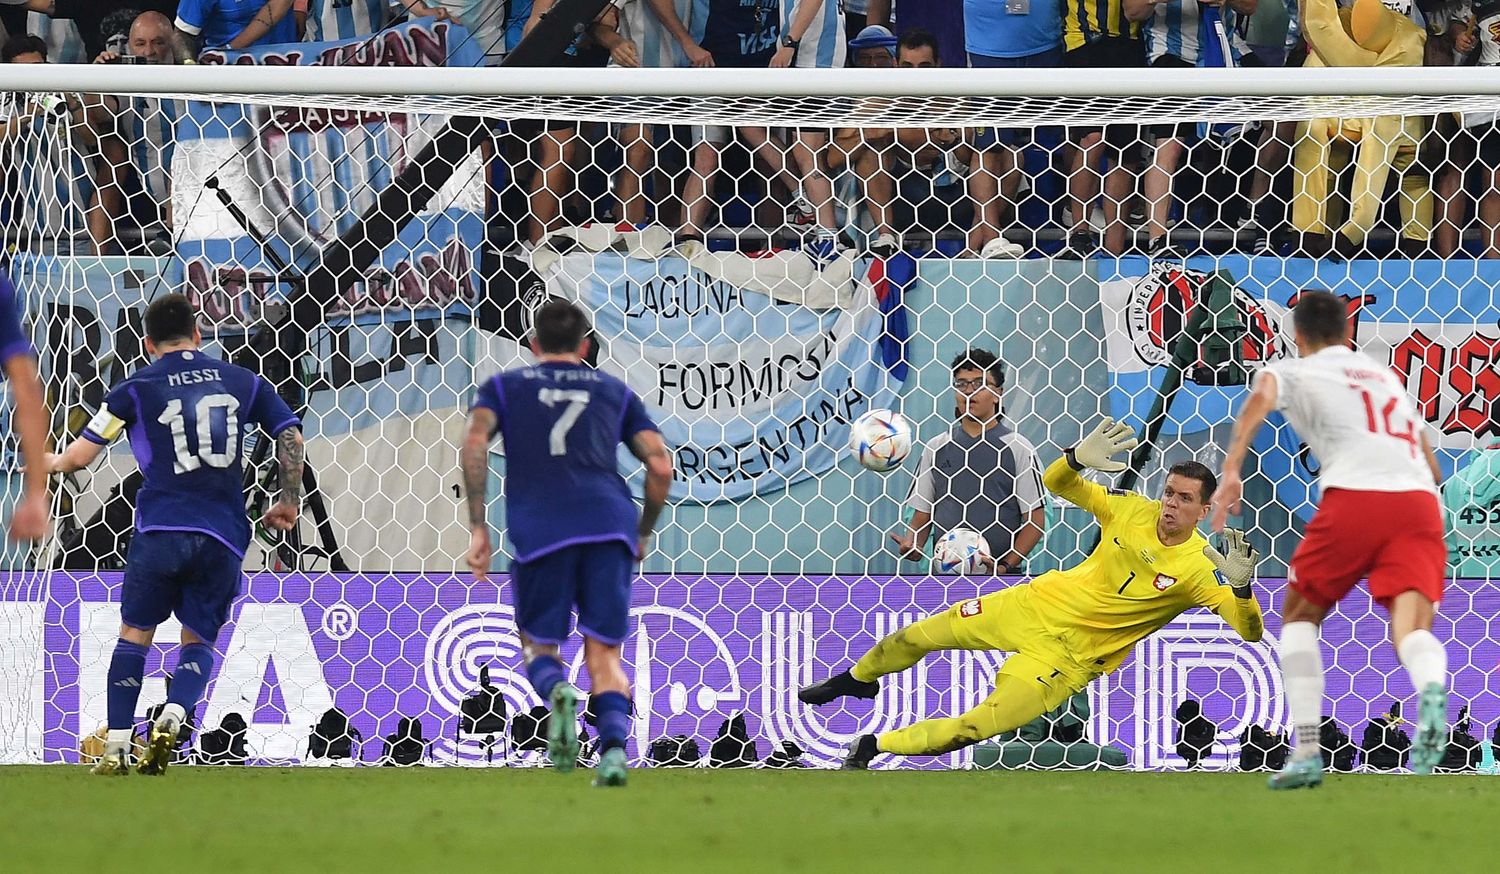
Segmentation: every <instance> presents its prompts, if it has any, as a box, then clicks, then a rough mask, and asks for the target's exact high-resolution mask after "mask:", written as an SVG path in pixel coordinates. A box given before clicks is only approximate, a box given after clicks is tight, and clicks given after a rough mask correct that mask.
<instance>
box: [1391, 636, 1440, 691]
mask: <svg viewBox="0 0 1500 874" xmlns="http://www.w3.org/2000/svg"><path fill="white" fill-rule="evenodd" d="M1396 655H1397V656H1399V657H1400V658H1401V664H1402V665H1404V666H1405V667H1406V673H1407V674H1409V675H1410V676H1411V684H1412V685H1413V686H1415V687H1416V689H1417V692H1418V693H1420V692H1421V691H1422V690H1423V689H1426V688H1427V687H1428V686H1429V685H1431V684H1433V683H1437V684H1438V685H1439V686H1442V687H1443V688H1444V689H1446V688H1448V651H1447V650H1445V649H1443V645H1442V643H1440V642H1438V639H1437V638H1436V637H1434V636H1433V635H1432V632H1430V631H1428V630H1427V629H1425V628H1419V629H1417V630H1416V631H1412V632H1408V633H1407V635H1406V636H1405V637H1403V638H1401V643H1399V644H1397V645H1396Z"/></svg>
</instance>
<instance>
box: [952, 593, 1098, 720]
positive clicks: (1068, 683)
mask: <svg viewBox="0 0 1500 874" xmlns="http://www.w3.org/2000/svg"><path fill="white" fill-rule="evenodd" d="M947 615H948V619H949V622H950V623H951V626H950V627H951V628H952V630H953V637H954V639H955V641H956V642H957V643H958V644H959V646H960V647H961V648H963V649H968V650H1000V651H1002V652H1009V653H1011V655H1010V657H1008V658H1007V659H1006V660H1005V663H1004V664H1002V665H1001V666H1000V670H999V673H1000V674H1003V675H1008V676H1013V677H1017V678H1019V679H1022V680H1025V681H1027V682H1028V683H1035V684H1037V685H1038V686H1039V689H1038V691H1039V692H1040V693H1041V695H1042V700H1043V701H1044V702H1045V703H1046V705H1047V707H1046V709H1047V710H1052V709H1053V708H1055V707H1057V706H1058V705H1060V704H1062V703H1063V702H1064V701H1066V700H1068V698H1069V697H1070V696H1072V695H1073V694H1074V693H1075V692H1077V691H1079V690H1080V689H1083V688H1085V687H1087V686H1088V684H1089V683H1090V682H1092V681H1093V679H1094V678H1095V677H1097V676H1099V672H1098V671H1092V670H1089V669H1088V668H1086V667H1084V666H1083V665H1080V664H1078V662H1077V661H1076V660H1075V659H1074V658H1073V656H1072V654H1071V653H1070V652H1069V651H1068V648H1067V645H1066V644H1064V643H1063V642H1062V641H1061V640H1059V639H1058V638H1057V637H1056V636H1054V635H1053V634H1051V633H1049V632H1048V631H1047V630H1046V629H1045V628H1044V627H1043V626H1042V624H1041V620H1040V619H1039V618H1038V617H1037V615H1036V613H1035V611H1034V608H1033V607H1032V604H1031V587H1030V586H1028V585H1019V586H1012V587H1010V588H1008V589H1004V590H1002V591H999V592H993V593H991V594H988V595H983V596H981V597H978V598H974V599H971V600H968V601H960V602H958V603H957V604H954V605H953V606H952V607H950V608H948V613H947Z"/></svg>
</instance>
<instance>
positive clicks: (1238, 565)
mask: <svg viewBox="0 0 1500 874" xmlns="http://www.w3.org/2000/svg"><path fill="white" fill-rule="evenodd" d="M1223 547H1224V548H1223V551H1220V550H1218V549H1216V548H1214V547H1213V546H1212V545H1209V546H1205V547H1204V548H1203V555H1204V557H1205V558H1207V559H1208V560H1209V561H1211V562H1213V563H1214V570H1216V571H1218V573H1219V576H1220V578H1222V580H1223V581H1224V582H1225V583H1226V584H1227V585H1222V586H1221V585H1208V586H1205V587H1204V588H1203V589H1202V590H1201V591H1206V592H1208V593H1209V594H1208V596H1207V598H1206V599H1205V600H1203V601H1201V602H1200V603H1201V604H1202V605H1203V606H1204V607H1207V608H1208V609H1210V610H1212V611H1214V612H1215V613H1217V614H1219V617H1220V618H1222V619H1223V620H1224V621H1225V622H1228V623H1229V626H1230V627H1231V628H1233V629H1234V630H1235V633H1237V634H1239V636H1240V637H1242V638H1244V639H1245V640H1246V641H1247V642H1249V643H1255V642H1256V641H1258V640H1260V639H1261V638H1262V637H1263V636H1265V633H1266V621H1265V617H1263V616H1262V615H1261V612H1260V603H1259V602H1257V601H1256V600H1255V593H1254V591H1253V590H1251V588H1250V583H1251V581H1252V580H1254V579H1255V564H1256V562H1258V561H1260V552H1259V551H1257V550H1256V549H1255V548H1254V547H1252V546H1251V545H1250V542H1249V541H1248V540H1246V539H1245V532H1243V531H1237V530H1235V529H1233V528H1231V529H1229V530H1227V531H1225V532H1224V540H1223Z"/></svg>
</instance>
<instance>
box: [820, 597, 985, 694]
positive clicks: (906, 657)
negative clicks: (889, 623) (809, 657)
mask: <svg viewBox="0 0 1500 874" xmlns="http://www.w3.org/2000/svg"><path fill="white" fill-rule="evenodd" d="M952 626H953V623H952V620H950V619H949V618H948V614H947V613H946V612H943V613H939V614H937V615H936V616H929V617H927V618H926V619H923V620H922V621H920V622H917V623H914V624H912V625H908V626H907V627H905V628H903V629H901V630H900V631H897V632H895V633H893V634H888V635H886V636H885V637H884V638H882V639H881V640H880V642H879V643H877V644H875V645H874V646H873V647H871V648H870V651H869V652H867V653H865V654H864V655H863V656H861V657H860V659H859V661H857V662H855V663H854V666H853V667H852V668H850V669H849V670H847V671H844V672H843V673H841V674H837V675H835V676H832V677H829V678H828V679H826V680H824V681H822V682H821V683H814V684H812V685H811V686H803V687H802V688H801V689H800V690H798V692H797V700H798V701H801V702H802V703H803V704H814V705H816V704H827V703H829V702H830V701H835V700H837V699H839V698H845V697H848V698H874V697H875V696H876V695H878V694H879V693H880V683H879V680H880V678H881V677H884V676H885V675H886V674H895V673H899V672H900V671H904V670H906V669H907V668H909V667H911V666H912V665H914V664H916V663H917V662H919V661H921V660H922V657H923V656H925V655H927V654H928V653H930V652H937V651H938V650H943V649H962V648H963V647H961V646H959V643H958V640H957V638H955V637H954V636H953V627H952Z"/></svg>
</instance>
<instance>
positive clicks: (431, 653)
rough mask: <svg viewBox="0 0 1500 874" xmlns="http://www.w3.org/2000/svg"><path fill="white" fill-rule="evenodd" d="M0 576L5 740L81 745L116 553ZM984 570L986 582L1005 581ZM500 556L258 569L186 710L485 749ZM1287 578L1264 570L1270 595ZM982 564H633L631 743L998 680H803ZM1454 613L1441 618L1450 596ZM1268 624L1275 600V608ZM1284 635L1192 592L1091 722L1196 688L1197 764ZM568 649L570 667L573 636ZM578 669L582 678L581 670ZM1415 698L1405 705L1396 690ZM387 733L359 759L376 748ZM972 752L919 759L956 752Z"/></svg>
mask: <svg viewBox="0 0 1500 874" xmlns="http://www.w3.org/2000/svg"><path fill="white" fill-rule="evenodd" d="M0 579H3V580H4V583H3V586H0V593H3V594H0V617H3V619H0V621H3V627H5V628H6V629H7V644H6V646H5V647H3V648H0V659H3V661H0V690H3V694H0V761H8V762H22V761H49V762H59V761H76V760H77V750H78V743H79V738H80V736H81V735H86V734H88V733H90V732H92V731H93V730H94V729H95V728H97V727H98V725H100V724H102V723H103V720H104V715H105V672H106V669H107V665H108V661H109V656H110V651H111V649H112V647H113V645H114V639H115V634H116V631H117V629H118V627H119V612H118V604H117V600H118V596H119V584H120V577H119V575H117V574H101V575H94V574H84V575H73V574H67V573H56V574H53V575H52V576H51V578H50V580H48V579H44V578H43V577H41V576H40V575H37V574H34V573H13V574H9V575H7V576H5V577H3V578H0ZM1007 582H1013V581H999V582H994V581H992V582H990V583H989V585H986V586H984V588H990V587H992V586H994V585H1004V584H1007ZM505 585H506V583H505V580H504V577H503V576H502V577H499V578H498V584H497V582H494V581H492V582H491V583H487V584H482V585H476V584H474V583H472V582H471V581H470V580H468V579H467V578H458V577H453V576H421V575H355V576H345V575H339V576H334V575H302V574H289V575H284V576H272V575H267V574H260V575H253V576H250V577H249V578H248V584H247V593H246V596H245V597H244V598H243V599H242V600H241V602H240V603H239V604H237V605H236V608H235V611H234V616H233V619H232V621H231V624H230V625H229V626H228V627H227V628H226V629H225V632H224V634H223V635H222V636H221V638H220V646H219V649H220V659H219V662H218V665H217V666H216V668H215V676H214V679H213V682H212V684H211V685H210V687H209V691H208V695H207V698H206V704H205V705H204V706H203V708H202V709H201V710H200V712H199V722H200V724H201V725H205V726H207V727H209V728H213V727H216V726H217V725H218V724H219V721H220V720H221V719H222V718H223V717H224V716H225V714H227V713H230V712H238V713H241V714H242V715H244V716H245V718H246V721H247V722H248V723H249V724H250V727H249V734H248V738H247V740H248V748H249V750H250V753H251V756H252V757H253V758H256V759H260V760H264V761H287V762H291V761H297V760H300V759H302V758H303V757H304V756H305V751H306V741H307V735H308V732H309V730H310V727H311V726H312V725H313V724H314V723H315V722H316V721H317V719H318V717H319V716H320V715H321V714H322V713H323V712H324V711H325V710H326V709H327V708H329V707H331V706H337V707H339V708H340V709H342V710H343V711H345V712H346V713H347V714H348V715H349V716H350V718H351V720H352V723H353V725H354V726H355V727H356V728H358V729H359V730H360V732H361V733H362V734H363V735H364V737H365V738H376V737H379V736H382V735H385V734H388V733H390V732H391V731H392V730H394V727H395V724H396V721H397V718H398V717H399V716H415V717H417V718H419V719H420V720H421V721H422V725H423V729H424V733H425V734H426V735H427V736H428V737H429V738H432V739H433V740H434V746H433V756H434V759H435V761H438V762H449V763H477V762H479V761H481V760H482V758H483V754H482V747H481V745H480V743H479V741H478V739H475V738H468V739H465V740H463V741H462V742H459V741H455V730H456V727H457V718H458V713H459V706H460V702H461V701H462V699H463V698H464V697H465V696H466V695H469V694H471V693H473V692H474V691H476V690H477V688H478V685H479V670H480V668H481V667H485V666H489V667H490V675H491V680H492V682H493V683H494V685H495V686H497V687H498V688H499V690H500V693H501V695H502V697H503V698H504V700H505V701H506V703H507V705H508V707H509V710H510V712H511V713H516V712H518V711H521V710H524V709H527V708H529V707H531V706H533V705H534V704H536V703H538V702H537V701H536V699H535V698H534V697H533V693H532V692H531V690H530V686H529V684H528V683H527V682H526V678H525V675H524V673H523V672H522V671H521V670H520V655H519V653H520V644H519V640H518V638H517V636H516V630H515V625H514V622H513V617H512V612H511V610H510V608H509V607H508V606H506V605H505V602H506V601H507V600H508V599H507V598H505V597H502V596H501V590H502V589H503V588H504V586H505ZM1281 587H1282V583H1281V581H1279V580H1265V581H1263V585H1262V586H1261V587H1260V588H1259V589H1258V590H1257V596H1258V597H1259V598H1260V600H1261V603H1262V604H1276V603H1279V597H1278V598H1273V597H1272V593H1273V592H1279V590H1280V589H1281ZM980 588H981V584H980V583H979V582H977V581H974V580H966V579H961V578H933V577H889V578H874V577H723V576H709V577H694V576H680V577H664V576H657V575H649V576H647V577H644V578H643V579H642V580H641V581H640V582H638V583H637V585H636V588H635V598H634V610H633V612H634V631H633V635H632V637H631V639H630V640H629V641H627V643H626V645H625V659H626V662H627V670H628V672H629V673H630V674H631V675H632V676H633V678H634V683H635V706H636V716H635V719H634V721H633V724H632V734H631V744H630V752H631V755H632V756H640V755H643V754H644V750H645V749H646V746H647V745H648V744H649V742H650V740H651V739H653V738H655V737H659V736H661V735H665V734H686V735H689V736H692V737H696V738H698V739H699V740H700V744H701V745H702V746H703V748H704V749H707V741H708V740H710V739H712V737H713V736H714V734H715V732H716V731H717V730H718V727H719V724H720V723H721V722H722V721H723V720H724V719H726V718H727V717H729V716H730V715H732V714H733V713H736V712H743V713H745V714H746V715H747V717H748V720H749V725H750V729H751V733H752V735H753V736H754V737H755V738H756V739H757V741H758V742H759V743H760V750H761V755H762V756H764V755H766V754H768V753H769V752H770V751H771V748H772V745H773V744H774V743H775V742H777V741H780V740H782V739H790V740H793V741H795V742H796V743H797V744H798V745H799V746H801V747H802V748H803V749H804V750H805V751H806V757H805V758H806V760H807V761H808V762H809V763H812V764H818V765H830V764H833V763H835V762H836V761H837V760H838V759H839V757H840V755H841V748H842V745H843V744H844V743H845V742H846V741H847V740H849V739H850V738H851V737H853V736H854V735H856V734H858V733H860V732H864V731H879V730H884V729H888V728H893V727H897V726H900V725H902V724H905V723H907V722H910V721H912V720H915V719H919V718H923V717H929V716H939V715H950V714H955V713H957V712H959V711H961V710H964V709H966V708H968V707H971V706H973V705H974V704H976V703H977V702H978V701H980V700H981V699H982V698H984V697H985V696H986V695H987V694H988V693H989V691H990V690H991V688H992V687H991V683H992V680H993V676H994V672H995V669H996V667H997V666H998V664H999V662H1000V659H1001V657H1002V656H1001V654H999V653H961V652H957V653H939V654H935V655H934V656H932V657H930V658H928V659H926V660H924V661H923V662H922V663H920V664H919V665H918V666H916V667H914V668H913V669H911V670H909V671H906V672H904V673H902V674H899V675H895V676H893V677H891V678H889V679H888V680H887V681H886V683H885V690H884V691H883V692H882V694H881V696H880V697H879V698H878V699H877V700H876V701H874V702H862V701H860V702H853V703H850V704H848V705H845V706H844V707H842V708H841V707H832V708H826V709H813V708H809V707H806V706H804V705H802V704H800V703H798V702H797V701H796V690H797V688H798V687H799V686H801V685H803V684H805V683H808V682H810V681H811V680H813V679H814V678H816V677H821V676H825V675H826V674H827V673H828V672H829V671H830V670H838V669H841V668H842V667H844V666H846V665H847V664H848V663H849V662H850V661H851V660H852V659H854V658H856V657H858V656H859V655H860V654H861V653H862V652H863V651H864V650H865V649H866V648H867V647H868V646H869V645H871V644H872V643H874V641H875V640H876V639H878V637H879V636H881V635H883V634H885V633H887V632H889V631H892V630H894V629H896V628H897V627H900V626H902V625H905V624H907V623H909V622H911V621H912V620H914V619H916V618H919V617H920V616H923V615H925V614H928V613H931V612H933V611H936V610H938V609H940V608H942V607H943V606H945V605H946V604H949V603H952V602H954V601H957V600H960V599H963V598H968V597H972V596H973V595H974V594H976V592H978V591H979V590H980ZM1497 616H1500V591H1497V590H1496V589H1495V587H1494V586H1493V585H1489V584H1479V583H1471V582H1469V581H1463V580H1460V581H1457V582H1456V583H1454V584H1452V585H1451V586H1450V591H1449V596H1448V598H1447V599H1446V600H1445V613H1444V616H1443V617H1440V618H1439V620H1438V625H1437V627H1436V628H1435V632H1436V633H1437V635H1438V636H1439V638H1440V639H1443V640H1445V641H1457V642H1459V644H1458V645H1454V646H1451V647H1450V662H1451V669H1452V673H1453V699H1454V702H1455V703H1454V709H1455V711H1456V710H1457V708H1458V707H1459V706H1460V705H1461V704H1468V705H1470V707H1471V709H1472V713H1473V715H1474V718H1475V719H1476V720H1478V721H1480V722H1484V721H1486V720H1490V719H1493V718H1495V717H1496V716H1497V715H1500V694H1497V693H1496V691H1495V690H1494V689H1492V688H1490V687H1489V685H1488V684H1487V682H1486V679H1487V676H1488V674H1489V673H1490V672H1491V671H1492V670H1494V668H1495V666H1496V664H1497V663H1500V619H1497V618H1496V617H1497ZM1450 617H1451V618H1450ZM1268 625H1269V626H1270V627H1271V628H1276V627H1277V626H1278V625H1279V623H1278V622H1277V620H1276V617H1275V615H1274V610H1272V611H1270V615H1268ZM1386 632H1387V629H1386V626H1385V620H1384V616H1383V614H1382V613H1379V612H1377V611H1375V610H1373V609H1372V605H1370V604H1369V602H1368V600H1367V598H1366V597H1365V596H1364V595H1363V594H1356V595H1355V596H1354V597H1353V598H1351V599H1350V600H1349V601H1348V602H1347V603H1346V604H1345V605H1343V607H1341V609H1340V610H1339V611H1338V612H1336V613H1335V614H1334V615H1333V616H1331V617H1330V618H1329V620H1328V622H1327V624H1326V625H1325V626H1324V633H1323V642H1324V643H1323V646H1324V659H1325V662H1326V664H1327V666H1328V675H1327V692H1328V702H1329V704H1328V706H1329V710H1328V712H1329V713H1330V714H1331V715H1333V717H1334V718H1335V719H1336V720H1337V721H1338V722H1339V723H1340V725H1341V726H1342V727H1343V728H1344V730H1345V731H1347V732H1349V733H1350V734H1351V735H1353V736H1354V737H1356V738H1357V737H1358V736H1359V734H1358V732H1359V731H1361V730H1362V729H1363V726H1364V724H1365V723H1366V722H1367V721H1368V720H1370V719H1372V718H1374V717H1375V716H1377V715H1379V714H1381V713H1384V712H1385V710H1386V708H1387V707H1388V706H1389V704H1390V702H1391V700H1392V699H1397V700H1402V701H1406V702H1407V703H1408V704H1410V702H1411V700H1412V695H1411V692H1410V690H1409V688H1408V685H1409V681H1408V680H1407V678H1406V674H1405V672H1404V671H1403V670H1402V669H1401V667H1400V665H1399V664H1398V662H1397V661H1396V658H1395V655H1394V653H1393V652H1392V651H1391V648H1390V646H1389V645H1388V644H1387V643H1385V640H1386V637H1387V633H1386ZM176 636H177V629H176V628H175V627H174V626H171V625H165V626H163V627H162V629H161V630H160V631H159V632H158V634H157V640H158V644H157V645H156V646H155V647H154V649H153V651H152V654H151V655H150V657H149V659H148V662H147V678H148V679H147V682H146V687H145V690H144V693H143V694H142V696H141V700H140V707H141V709H142V712H144V709H145V708H146V707H148V706H150V705H152V704H154V703H157V702H159V701H160V700H161V699H162V698H163V695H164V693H163V685H162V684H163V676H164V669H163V667H162V663H163V659H164V658H165V659H167V660H170V658H171V653H172V651H173V650H174V649H175V646H174V644H172V643H171V641H173V640H175V638H176ZM1273 648H1274V641H1273V640H1271V639H1270V638H1268V639H1267V640H1265V641H1262V642H1260V643H1257V644H1245V643H1243V642H1241V641H1239V640H1238V638H1237V637H1236V636H1235V635H1234V632H1233V631H1231V630H1230V629H1229V628H1228V626H1226V625H1225V624H1224V623H1223V622H1222V621H1221V620H1220V619H1219V618H1218V617H1217V616H1214V615H1212V614H1210V613H1207V612H1204V611H1193V612H1191V613H1188V614H1184V615H1183V616H1182V617H1179V619H1178V620H1177V621H1175V622H1173V623H1172V624H1170V625H1168V626H1167V627H1166V628H1165V629H1163V630H1162V631H1161V632H1160V633H1158V634H1156V635H1154V636H1152V637H1150V638H1148V639H1147V640H1145V641H1143V642H1142V643H1141V644H1140V645H1139V646H1138V647H1137V649H1136V651H1135V654H1134V655H1133V656H1132V657H1131V658H1130V659H1129V660H1128V661H1127V662H1126V663H1125V665H1124V667H1123V668H1122V669H1121V670H1120V671H1119V672H1118V673H1116V674H1114V675H1112V676H1109V677H1106V678H1103V679H1101V680H1099V681H1096V682H1095V684H1094V685H1093V687H1092V688H1091V689H1090V699H1091V710H1092V716H1091V718H1090V722H1089V729H1088V732H1089V737H1090V738H1091V739H1093V740H1096V741H1099V742H1102V743H1107V744H1111V745H1114V746H1116V747H1118V748H1119V749H1121V750H1123V751H1124V752H1125V753H1126V754H1127V757H1128V759H1129V762H1130V764H1131V766H1133V767H1137V768H1158V767H1174V766H1176V767H1180V766H1181V765H1182V762H1181V760H1180V759H1178V758H1177V757H1176V755H1175V753H1174V752H1173V748H1174V744H1175V741H1176V727H1175V725H1174V723H1173V721H1172V713H1173V711H1174V709H1175V707H1176V705H1177V704H1178V703H1179V702H1180V701H1182V700H1184V699H1185V698H1188V697H1192V698H1196V699H1199V700H1201V701H1202V702H1203V705H1204V714H1205V715H1206V716H1207V718H1208V719H1210V720H1211V721H1213V722H1214V723H1215V725H1216V726H1217V727H1218V743H1217V744H1216V745H1215V747H1214V749H1213V756H1212V757H1211V759H1210V763H1211V764H1213V763H1219V764H1223V763H1226V762H1228V761H1231V760H1233V759H1234V758H1235V757H1236V755H1237V750H1238V742H1237V740H1236V738H1237V736H1238V735H1239V733H1240V731H1241V730H1242V729H1243V728H1244V727H1245V726H1246V725H1249V724H1258V725H1262V726H1271V727H1279V726H1282V725H1284V724H1285V720H1286V712H1285V703H1284V700H1283V698H1282V695H1281V688H1280V687H1281V676H1280V672H1279V670H1278V669H1277V666H1276V661H1275V656H1274V650H1273ZM564 657H565V659H566V660H567V661H568V662H569V664H570V670H571V672H572V673H573V675H574V676H575V677H576V676H578V675H579V674H580V671H581V662H582V658H581V654H580V652H579V651H578V648H577V647H576V645H575V646H570V647H568V648H565V650H564ZM583 685H584V686H585V687H586V685H587V684H586V683H584V684H583ZM1408 712H1414V708H1413V709H1409V710H1408ZM376 755H378V744H376V745H373V746H367V747H366V751H365V753H364V756H363V758H364V759H365V760H366V761H370V760H373V759H374V758H375V756H376ZM968 761H969V754H968V753H957V754H953V755H949V756H944V757H941V758H940V759H936V760H914V761H913V763H912V764H918V765H922V766H928V767H938V766H944V767H953V766H962V765H963V764H964V763H966V762H968Z"/></svg>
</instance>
